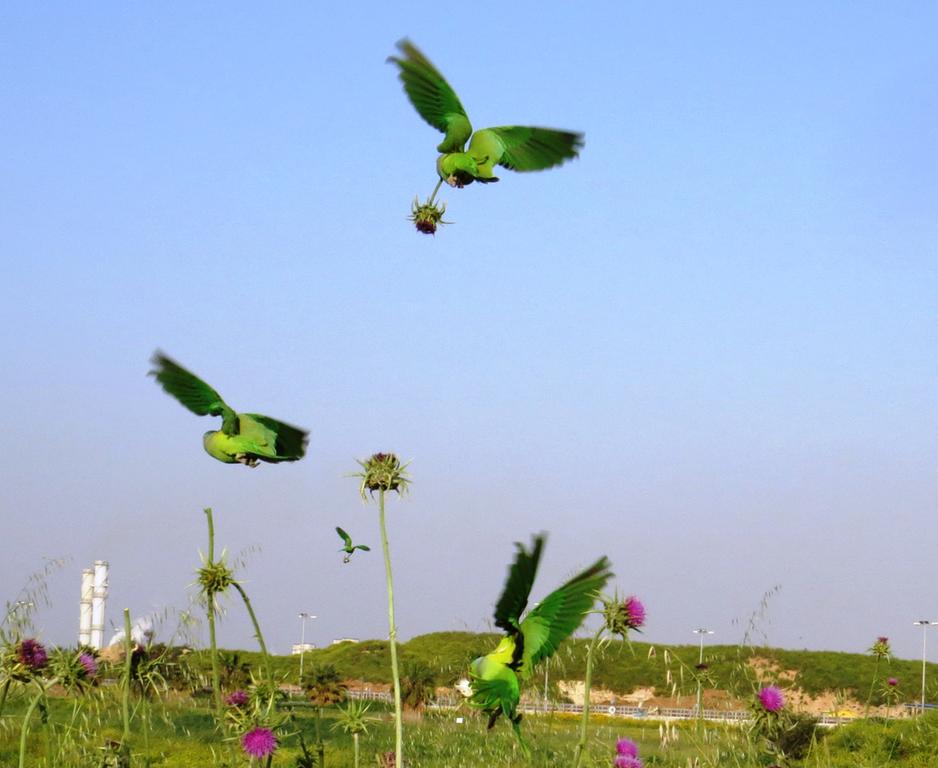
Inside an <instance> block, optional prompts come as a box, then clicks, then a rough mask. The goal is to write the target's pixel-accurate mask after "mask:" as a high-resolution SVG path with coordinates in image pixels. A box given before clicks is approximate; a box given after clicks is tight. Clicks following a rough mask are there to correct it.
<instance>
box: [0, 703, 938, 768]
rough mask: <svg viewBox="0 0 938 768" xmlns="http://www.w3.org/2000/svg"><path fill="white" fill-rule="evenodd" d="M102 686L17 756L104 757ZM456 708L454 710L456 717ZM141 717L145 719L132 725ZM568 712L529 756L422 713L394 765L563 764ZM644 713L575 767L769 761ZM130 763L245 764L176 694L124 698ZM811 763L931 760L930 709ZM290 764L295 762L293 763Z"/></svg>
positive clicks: (568, 753)
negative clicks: (630, 743)
mask: <svg viewBox="0 0 938 768" xmlns="http://www.w3.org/2000/svg"><path fill="white" fill-rule="evenodd" d="M117 698H118V697H117V691H116V689H114V688H111V689H106V690H99V691H96V692H95V693H94V694H92V695H90V696H87V697H85V698H84V699H83V700H82V701H81V702H80V703H79V704H78V705H77V706H76V704H75V701H72V700H67V699H64V698H57V699H52V700H51V702H50V707H49V710H48V713H47V724H46V725H42V724H41V721H40V719H39V718H38V717H37V718H35V722H34V723H33V728H32V730H31V732H30V735H29V738H28V742H27V747H28V749H27V760H26V765H30V766H42V768H50V767H51V766H56V768H92V766H94V767H96V768H97V767H99V766H104V765H111V764H116V763H108V762H107V760H108V753H107V750H106V749H105V745H106V743H107V742H108V741H109V740H117V739H119V738H120V733H121V726H120V708H119V705H118V701H117ZM13 703H14V706H13V707H12V709H10V710H9V711H8V713H7V714H6V715H5V716H4V718H3V721H2V725H0V765H3V766H13V765H16V764H17V757H18V745H19V724H20V722H21V718H22V713H23V709H24V707H23V701H22V699H21V698H20V699H18V700H16V701H14V702H13ZM374 712H375V714H377V715H378V716H379V718H380V719H379V720H378V722H375V723H373V724H372V725H371V726H370V728H369V732H368V733H367V734H365V735H363V736H362V742H361V744H362V747H361V764H362V765H365V766H375V765H377V764H378V763H377V757H376V756H377V755H379V754H381V753H383V752H386V751H388V750H391V749H393V729H392V725H391V720H390V717H389V714H388V713H387V712H386V711H385V710H383V709H380V708H378V709H375V710H374ZM281 714H282V716H283V718H284V724H285V727H284V729H283V731H282V732H283V733H285V734H286V735H285V736H281V738H280V746H279V748H278V750H277V752H276V754H275V756H274V760H273V765H280V766H296V765H298V763H297V759H298V758H299V757H300V755H301V752H300V750H299V747H298V744H299V734H302V735H303V737H304V738H305V740H306V742H307V744H309V745H313V747H312V751H313V752H314V753H315V751H316V749H315V742H316V718H315V714H314V712H313V711H312V710H311V709H310V708H309V707H302V708H297V709H296V710H294V711H291V710H290V708H286V709H283V710H281ZM336 714H337V711H336V710H335V709H334V708H327V709H326V710H325V712H324V718H323V722H322V734H323V740H324V745H325V750H324V756H325V766H330V767H332V766H334V767H335V768H346V767H347V768H352V766H353V758H352V741H351V737H350V736H348V735H345V734H343V733H342V732H341V731H337V730H333V729H332V727H331V726H332V725H333V724H334V723H335V722H336ZM457 715H461V716H463V717H464V718H465V720H464V722H463V723H461V724H460V723H458V722H457V719H456V718H457ZM144 725H146V728H144ZM577 725H578V720H577V719H576V718H574V717H571V716H565V715H556V714H555V715H542V716H529V717H527V718H525V720H524V722H523V727H524V730H525V735H526V737H527V739H528V741H529V743H530V745H531V748H532V754H531V757H530V759H529V760H526V759H525V758H523V756H522V755H521V753H520V751H519V749H518V747H517V743H516V741H515V739H514V736H513V735H512V734H511V731H510V729H509V728H508V727H506V726H505V724H503V723H500V724H498V725H497V726H496V728H495V729H493V730H492V731H491V732H486V730H485V722H484V721H483V720H482V719H480V718H479V717H476V716H474V715H472V714H471V713H465V712H463V713H456V712H446V713H436V712H428V713H426V714H425V715H424V716H423V717H421V718H419V719H410V720H408V722H407V723H406V724H405V749H404V755H405V762H406V764H407V766H412V767H413V768H444V767H445V768H462V767H465V768H470V767H471V768H477V767H479V766H505V767H506V768H507V767H508V766H514V765H532V766H544V767H552V766H558V767H559V766H570V765H571V764H572V756H573V752H574V748H575V741H576V730H577ZM663 731H664V728H663V726H661V725H660V724H659V723H656V722H652V721H648V722H638V721H622V720H615V721H614V720H612V719H609V718H605V717H602V716H599V717H595V718H594V719H593V720H592V721H591V724H590V737H589V754H588V756H587V759H586V760H585V761H584V765H586V766H591V767H593V766H611V765H612V757H613V755H614V750H615V741H616V739H617V738H620V737H629V738H632V739H633V740H635V741H636V742H637V743H638V744H639V746H640V754H641V756H642V758H643V759H644V761H645V765H646V766H673V767H674V768H678V766H680V767H682V768H686V766H688V765H704V766H723V765H729V766H740V767H748V766H752V767H753V768H754V767H755V766H760V765H769V764H770V763H769V762H768V758H767V756H766V755H765V754H764V753H763V751H761V750H760V749H759V748H758V747H757V746H754V745H752V744H750V743H749V742H748V741H747V739H746V736H745V730H744V729H743V728H741V727H738V726H722V725H720V726H715V725H704V726H698V725H697V724H696V723H693V722H685V723H682V724H678V725H676V726H673V727H671V728H668V729H666V734H665V735H664V736H663ZM132 764H133V765H138V766H154V767H156V766H159V767H160V768H190V767H191V766H212V765H217V766H224V765H227V766H235V765H248V764H249V761H248V759H247V758H245V757H244V756H243V755H242V754H241V753H240V749H239V747H238V742H237V740H236V738H235V737H233V736H227V735H225V734H223V733H219V732H218V731H217V730H216V729H215V727H214V725H213V720H212V715H211V712H210V709H209V707H208V704H207V702H205V703H201V704H199V703H195V702H193V700H192V699H190V698H189V697H186V696H168V697H164V699H163V700H160V701H157V702H155V703H154V704H153V706H152V707H151V708H150V709H149V711H148V712H145V711H144V710H143V709H141V708H140V706H139V702H137V704H136V708H135V714H134V732H133V737H132ZM787 764H789V765H793V766H795V765H797V766H801V765H803V766H817V767H819V768H847V766H851V767H854V766H856V767H863V766H869V767H870V768H873V767H874V766H875V768H881V766H897V768H900V767H901V768H925V767H926V766H933V765H936V764H938V713H936V714H929V715H926V716H925V717H924V718H920V719H917V720H908V721H901V722H878V721H875V720H874V721H865V722H857V723H853V724H851V725H848V726H843V727H841V728H838V729H835V730H833V731H831V732H825V734H824V735H823V737H822V738H821V739H820V740H819V741H818V742H817V744H816V745H815V747H814V749H813V750H812V752H811V753H810V754H809V755H808V757H807V758H806V759H805V760H803V761H793V762H790V763H787ZM299 765H302V763H300V764H299Z"/></svg>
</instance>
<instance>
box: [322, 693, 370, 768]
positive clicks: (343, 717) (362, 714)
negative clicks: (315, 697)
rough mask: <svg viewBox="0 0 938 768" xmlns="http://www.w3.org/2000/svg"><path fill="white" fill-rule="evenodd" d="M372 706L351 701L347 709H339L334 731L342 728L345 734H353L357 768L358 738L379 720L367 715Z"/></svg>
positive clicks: (346, 706) (356, 767) (356, 765)
mask: <svg viewBox="0 0 938 768" xmlns="http://www.w3.org/2000/svg"><path fill="white" fill-rule="evenodd" d="M370 708H371V704H366V703H365V702H363V701H354V700H349V702H348V704H346V705H345V707H343V708H340V709H339V712H340V714H339V719H338V720H337V721H336V723H335V725H333V726H332V729H333V730H335V729H336V728H341V729H342V730H343V731H345V733H350V734H352V749H353V752H354V756H355V758H354V759H355V763H354V764H355V768H358V737H359V736H360V735H361V734H363V733H368V723H374V722H377V720H378V718H377V717H374V716H372V715H369V714H367V713H368V710H369V709H370Z"/></svg>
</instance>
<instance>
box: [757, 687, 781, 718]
mask: <svg viewBox="0 0 938 768" xmlns="http://www.w3.org/2000/svg"><path fill="white" fill-rule="evenodd" d="M759 703H760V704H761V705H762V708H763V709H764V710H765V711H766V712H778V711H779V710H780V709H781V708H782V707H784V706H785V695H784V694H783V693H782V691H781V689H780V688H779V687H778V686H775V685H767V686H766V687H765V688H763V689H762V690H761V691H759Z"/></svg>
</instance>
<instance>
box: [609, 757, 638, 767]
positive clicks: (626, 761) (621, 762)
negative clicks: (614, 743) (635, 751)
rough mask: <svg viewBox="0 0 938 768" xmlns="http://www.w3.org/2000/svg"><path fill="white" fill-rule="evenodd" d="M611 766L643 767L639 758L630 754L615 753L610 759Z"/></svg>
mask: <svg viewBox="0 0 938 768" xmlns="http://www.w3.org/2000/svg"><path fill="white" fill-rule="evenodd" d="M612 765H613V768H644V766H645V764H644V763H643V762H642V761H641V758H638V757H634V756H632V755H616V758H615V760H613V761H612Z"/></svg>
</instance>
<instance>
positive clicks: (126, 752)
mask: <svg viewBox="0 0 938 768" xmlns="http://www.w3.org/2000/svg"><path fill="white" fill-rule="evenodd" d="M130 635H131V629H130V608H125V609H124V681H123V682H124V690H123V697H122V700H121V716H122V718H123V721H124V732H123V733H122V734H121V754H122V755H123V756H124V757H125V760H126V763H125V764H126V765H128V766H129V765H130V684H131V682H132V680H131V674H132V670H133V667H132V665H133V657H134V644H133V640H132V638H131V636H130Z"/></svg>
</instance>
